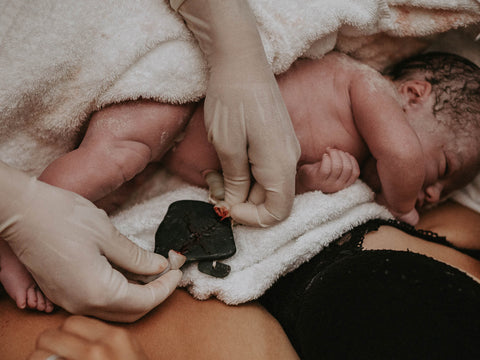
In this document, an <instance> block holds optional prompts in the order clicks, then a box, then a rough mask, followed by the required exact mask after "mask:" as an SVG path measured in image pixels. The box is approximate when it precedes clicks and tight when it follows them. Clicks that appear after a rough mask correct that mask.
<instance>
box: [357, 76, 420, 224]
mask: <svg viewBox="0 0 480 360" xmlns="http://www.w3.org/2000/svg"><path fill="white" fill-rule="evenodd" d="M370 75H372V76H374V74H373V73H372V74H370V73H369V74H360V75H358V76H356V77H355V78H354V80H353V81H352V83H351V86H350V98H351V103H352V111H353V116H354V119H355V123H356V126H357V129H358V131H359V132H360V134H361V136H362V137H363V139H364V141H365V143H366V144H367V147H368V149H369V151H370V153H371V155H372V156H373V158H375V159H376V167H377V172H378V177H379V179H380V183H381V192H380V197H381V198H383V199H384V201H385V203H386V205H387V207H388V208H389V209H390V210H391V211H392V213H393V214H394V215H395V216H402V215H406V214H408V213H409V212H411V211H412V210H414V207H415V201H416V199H417V194H418V191H419V190H420V189H421V188H422V185H423V181H424V177H425V169H424V159H423V152H422V148H421V145H420V142H419V140H418V137H417V135H416V134H415V132H414V131H413V129H412V128H411V126H410V125H409V123H408V122H407V120H406V118H405V116H404V113H403V110H402V108H401V106H400V104H399V103H398V101H397V100H396V94H395V92H394V89H393V87H392V86H391V85H390V84H389V83H388V82H386V81H384V80H383V78H381V75H379V74H377V78H373V79H372V78H371V76H370Z"/></svg>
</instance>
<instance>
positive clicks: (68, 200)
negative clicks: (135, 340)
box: [0, 163, 184, 321]
mask: <svg viewBox="0 0 480 360" xmlns="http://www.w3.org/2000/svg"><path fill="white" fill-rule="evenodd" d="M0 189H2V202H1V203H0V236H1V237H3V239H4V240H5V241H7V242H8V244H9V245H10V247H11V249H12V250H13V252H14V253H15V255H16V256H17V257H18V258H19V259H20V261H21V262H22V263H23V264H24V265H25V266H26V267H27V269H28V270H29V271H30V273H31V274H32V276H33V278H34V279H35V281H36V282H37V284H38V286H39V287H40V289H41V290H42V291H43V293H44V294H45V295H46V296H47V297H48V298H49V299H50V300H51V301H52V302H53V303H55V304H57V305H59V306H61V307H63V308H64V309H66V310H67V311H69V312H72V313H74V314H85V315H93V316H97V317H100V318H103V319H107V320H114V321H134V320H136V319H138V318H140V317H141V316H143V315H144V314H146V313H147V312H148V311H150V310H151V309H152V308H154V307H155V306H157V305H158V304H160V303H161V302H162V301H163V300H165V299H166V298H167V297H168V296H169V295H170V294H171V293H172V292H173V290H174V289H175V288H176V286H177V283H178V282H179V281H180V278H181V275H182V273H181V272H180V270H177V269H178V268H179V267H180V266H181V264H182V262H183V261H184V258H183V257H181V256H180V255H176V254H173V252H172V257H173V258H174V260H175V261H171V262H170V263H173V264H174V265H172V266H171V270H170V271H168V272H167V273H166V274H164V275H162V276H161V277H160V278H158V279H157V280H155V281H152V282H151V283H148V284H146V285H138V284H133V283H130V282H129V281H128V280H127V278H126V277H125V276H124V275H123V274H122V273H121V272H120V271H118V270H116V269H114V268H113V267H112V264H114V265H115V266H116V267H117V268H119V269H124V270H126V271H128V272H131V273H136V274H144V275H153V274H158V273H161V272H162V271H163V270H164V269H165V268H166V267H167V266H169V262H168V261H167V260H166V259H165V258H164V257H162V256H160V255H158V254H154V253H151V252H147V251H144V250H143V249H141V248H139V247H138V246H136V245H135V244H133V243H132V242H131V241H130V240H128V239H127V238H126V237H124V236H123V235H121V234H120V233H119V232H118V231H117V230H116V229H115V227H114V226H113V225H112V223H111V222H110V220H109V218H108V216H107V215H106V213H105V212H104V211H103V210H100V209H98V208H96V207H95V206H94V205H93V204H92V203H91V202H90V201H88V200H86V199H85V198H83V197H81V196H79V195H77V194H74V193H72V192H69V191H66V190H62V189H59V188H56V187H53V186H51V185H48V184H46V183H43V182H41V181H38V180H36V179H34V178H30V177H28V176H27V175H25V174H23V173H21V172H19V171H17V170H14V169H12V168H9V167H8V166H6V165H4V164H3V163H0ZM177 257H180V261H178V259H177Z"/></svg>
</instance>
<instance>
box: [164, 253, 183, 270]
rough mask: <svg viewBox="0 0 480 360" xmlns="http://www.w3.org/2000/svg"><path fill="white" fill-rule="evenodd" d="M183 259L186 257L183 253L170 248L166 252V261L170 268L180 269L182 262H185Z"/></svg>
mask: <svg viewBox="0 0 480 360" xmlns="http://www.w3.org/2000/svg"><path fill="white" fill-rule="evenodd" d="M185 260H187V258H186V257H185V256H184V255H182V254H180V253H178V252H176V251H174V250H170V251H169V252H168V261H169V263H170V269H171V270H178V269H180V268H181V267H182V266H183V264H185Z"/></svg>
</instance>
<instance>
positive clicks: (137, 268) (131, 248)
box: [102, 226, 169, 275]
mask: <svg viewBox="0 0 480 360" xmlns="http://www.w3.org/2000/svg"><path fill="white" fill-rule="evenodd" d="M112 227H113V226H112ZM112 232H113V233H112V235H111V237H110V240H111V241H109V242H108V243H107V244H103V246H102V250H103V252H104V254H105V256H106V257H107V258H108V259H109V260H110V262H111V263H113V264H115V265H116V266H118V267H120V268H122V269H124V270H127V271H129V272H131V273H133V274H141V275H154V274H159V273H161V272H162V271H164V270H165V269H166V268H167V267H168V266H169V263H168V260H167V259H165V258H164V257H163V256H161V255H159V254H156V253H154V252H151V251H146V250H144V249H142V248H141V247H139V246H137V245H136V244H134V243H133V242H132V241H130V240H129V239H127V238H126V237H125V236H123V235H122V234H120V233H119V232H118V231H117V230H116V229H115V228H113V229H112ZM107 245H108V246H107Z"/></svg>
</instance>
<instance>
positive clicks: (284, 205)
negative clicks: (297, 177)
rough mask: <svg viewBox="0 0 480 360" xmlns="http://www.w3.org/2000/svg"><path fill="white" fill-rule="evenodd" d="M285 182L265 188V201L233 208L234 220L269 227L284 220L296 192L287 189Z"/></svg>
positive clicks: (231, 212)
mask: <svg viewBox="0 0 480 360" xmlns="http://www.w3.org/2000/svg"><path fill="white" fill-rule="evenodd" d="M292 182H294V181H292ZM290 187H292V188H294V184H293V185H292V186H287V184H285V183H279V184H276V185H274V186H272V187H270V188H267V189H266V190H265V201H264V202H263V203H260V204H256V205H255V204H248V203H244V204H238V205H235V206H234V207H232V208H231V210H230V214H231V216H232V218H233V220H234V221H236V222H239V223H241V224H245V225H249V226H260V227H267V226H270V225H274V224H276V223H278V222H280V221H282V220H284V219H285V218H286V217H287V216H288V214H289V213H290V210H291V208H292V204H293V198H294V194H293V191H292V192H291V194H290V193H289V192H288V191H286V190H285V189H286V188H290Z"/></svg>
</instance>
